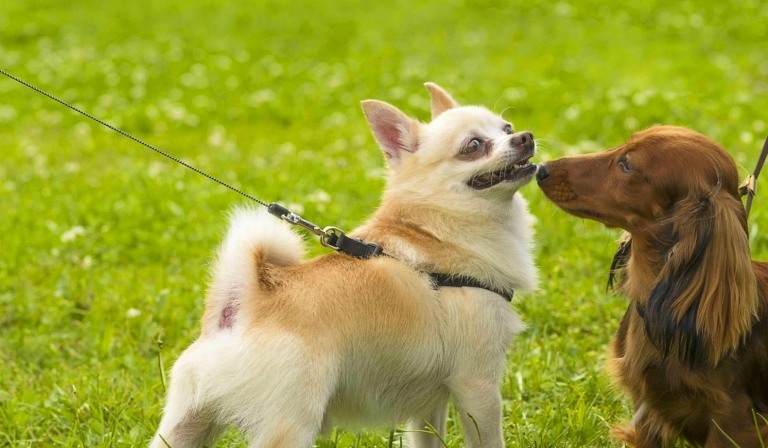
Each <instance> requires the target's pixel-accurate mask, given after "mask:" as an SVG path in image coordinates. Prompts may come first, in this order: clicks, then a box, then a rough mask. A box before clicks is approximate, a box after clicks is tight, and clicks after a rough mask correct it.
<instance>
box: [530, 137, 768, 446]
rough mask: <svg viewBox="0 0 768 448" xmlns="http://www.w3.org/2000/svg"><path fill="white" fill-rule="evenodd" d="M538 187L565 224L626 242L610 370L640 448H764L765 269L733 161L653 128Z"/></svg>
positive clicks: (767, 438)
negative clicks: (568, 218) (575, 222)
mask: <svg viewBox="0 0 768 448" xmlns="http://www.w3.org/2000/svg"><path fill="white" fill-rule="evenodd" d="M538 178H539V185H540V186H541V188H542V190H543V191H544V193H545V194H546V195H547V196H548V197H549V198H550V199H551V200H552V201H554V202H555V203H556V204H557V205H558V206H560V207H561V208H562V209H563V210H565V211H566V212H569V213H571V214H574V215H576V216H580V217H585V218H590V219H594V220H597V221H599V222H602V223H604V224H606V225H607V226H611V227H620V228H623V229H624V230H626V231H627V232H628V233H627V234H626V235H625V238H624V241H623V242H622V246H621V247H620V250H619V252H617V258H616V259H615V260H614V267H615V269H616V270H617V271H618V272H617V274H618V275H619V276H620V282H619V288H620V290H621V291H622V292H624V293H625V294H626V295H627V297H628V298H629V300H630V304H629V308H628V309H627V312H626V314H625V315H624V318H623V319H622V321H621V324H620V326H619V330H618V332H617V333H616V336H615V337H614V340H613V342H612V344H611V350H610V351H611V353H610V357H609V358H610V360H609V369H610V371H611V373H612V374H613V376H614V378H616V379H617V380H618V382H619V383H620V384H621V386H622V387H623V388H624V389H625V391H626V392H627V393H628V394H629V396H630V398H631V399H632V401H633V404H634V407H635V417H634V419H633V421H632V423H630V424H629V425H626V426H624V427H617V428H615V430H614V434H615V435H616V436H617V437H619V438H620V439H621V440H623V441H625V442H627V443H629V444H630V445H634V446H638V447H662V446H670V445H671V444H673V443H674V441H675V440H676V439H677V438H678V437H682V438H684V439H686V440H688V441H689V442H690V443H693V444H694V445H696V446H705V447H726V446H728V447H730V446H734V445H733V443H732V441H733V442H736V444H737V445H738V446H741V447H761V446H766V445H768V420H766V418H768V324H766V322H768V264H766V263H761V262H756V261H752V260H751V258H750V253H749V244H748V232H747V224H746V214H745V212H744V207H743V206H742V203H741V200H740V196H739V191H738V172H737V169H736V166H735V164H734V162H733V160H732V158H731V157H730V156H729V155H728V153H727V152H726V151H725V150H724V149H723V148H721V147H720V146H719V145H718V144H717V143H715V142H714V141H712V140H710V139H708V138H706V137H704V136H702V135H701V134H698V133H696V132H693V131H691V130H688V129H685V128H679V127H672V126H657V127H653V128H650V129H648V130H645V131H642V132H638V133H637V134H635V135H633V136H632V137H631V138H630V139H629V141H627V142H626V143H625V144H623V145H621V146H619V147H617V148H614V149H611V150H608V151H605V152H603V153H599V154H589V155H583V156H576V157H566V158H563V159H559V160H555V161H551V162H547V163H546V164H544V165H543V168H541V169H540V172H539V175H538Z"/></svg>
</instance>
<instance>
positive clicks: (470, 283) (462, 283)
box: [429, 272, 515, 302]
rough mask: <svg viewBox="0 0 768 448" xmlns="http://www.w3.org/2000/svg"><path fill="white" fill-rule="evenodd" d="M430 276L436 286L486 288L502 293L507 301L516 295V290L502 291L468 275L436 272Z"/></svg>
mask: <svg viewBox="0 0 768 448" xmlns="http://www.w3.org/2000/svg"><path fill="white" fill-rule="evenodd" d="M429 277H430V278H432V282H433V283H434V284H435V286H436V287H438V288H442V287H449V288H462V287H467V288H480V289H485V290H486V291H490V292H493V293H496V294H498V295H500V296H501V297H504V299H506V301H507V302H511V301H512V297H514V295H515V291H508V292H507V291H502V290H500V289H496V288H494V287H492V286H488V285H487V284H485V283H483V282H481V281H480V280H478V279H476V278H474V277H467V276H465V275H451V274H435V273H434V272H430V273H429Z"/></svg>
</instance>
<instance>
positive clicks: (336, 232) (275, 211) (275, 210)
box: [267, 202, 383, 259]
mask: <svg viewBox="0 0 768 448" xmlns="http://www.w3.org/2000/svg"><path fill="white" fill-rule="evenodd" d="M267 210H268V211H269V213H270V214H272V215H274V216H277V217H278V218H280V219H282V220H283V221H287V222H288V223H290V224H292V225H294V226H299V227H302V228H304V229H307V230H309V231H310V232H312V233H314V234H315V235H317V236H319V237H320V244H322V245H323V246H325V247H328V248H331V249H333V250H335V251H337V252H342V253H345V254H347V255H351V256H353V257H355V258H361V259H367V258H371V257H375V256H377V255H382V254H383V249H382V248H381V246H379V245H378V244H375V243H369V242H367V241H363V240H361V239H358V238H351V237H348V236H347V235H346V234H345V233H344V232H343V231H342V230H341V229H339V228H338V227H332V226H329V227H326V228H324V229H321V228H320V226H318V225H317V224H314V223H311V222H309V221H307V220H306V219H304V218H302V217H301V216H299V215H297V214H296V213H293V212H292V211H290V210H288V209H287V208H285V207H283V206H282V205H280V204H278V203H275V202H273V203H271V204H269V205H268V206H267Z"/></svg>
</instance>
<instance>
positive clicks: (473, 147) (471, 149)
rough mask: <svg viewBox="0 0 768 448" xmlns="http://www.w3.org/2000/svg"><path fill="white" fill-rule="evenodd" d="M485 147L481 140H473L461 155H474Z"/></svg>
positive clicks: (463, 149)
mask: <svg viewBox="0 0 768 448" xmlns="http://www.w3.org/2000/svg"><path fill="white" fill-rule="evenodd" d="M482 147H483V142H482V141H481V140H480V139H479V138H473V139H472V140H470V141H469V143H467V146H465V147H464V148H462V150H461V151H460V154H465V155H466V154H472V153H475V152H477V151H479V150H480V148H482Z"/></svg>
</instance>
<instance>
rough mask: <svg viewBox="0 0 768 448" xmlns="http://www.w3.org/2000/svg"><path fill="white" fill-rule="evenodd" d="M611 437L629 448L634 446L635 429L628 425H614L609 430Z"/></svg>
mask: <svg viewBox="0 0 768 448" xmlns="http://www.w3.org/2000/svg"><path fill="white" fill-rule="evenodd" d="M611 436H613V437H614V438H615V439H618V440H619V441H621V442H624V443H626V444H627V445H629V446H635V443H636V437H635V427H634V426H632V425H629V424H624V425H615V426H614V427H613V428H611Z"/></svg>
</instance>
